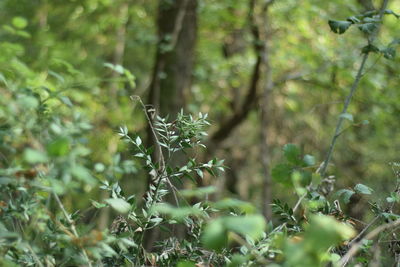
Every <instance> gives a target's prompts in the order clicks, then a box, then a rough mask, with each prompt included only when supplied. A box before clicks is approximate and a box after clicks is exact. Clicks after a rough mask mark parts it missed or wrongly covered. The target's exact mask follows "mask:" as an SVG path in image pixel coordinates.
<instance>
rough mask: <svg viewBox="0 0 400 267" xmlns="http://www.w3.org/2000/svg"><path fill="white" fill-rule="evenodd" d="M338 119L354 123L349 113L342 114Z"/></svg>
mask: <svg viewBox="0 0 400 267" xmlns="http://www.w3.org/2000/svg"><path fill="white" fill-rule="evenodd" d="M339 118H343V119H346V120H349V121H351V122H353V121H354V119H353V115H351V114H350V113H342V114H340V116H339Z"/></svg>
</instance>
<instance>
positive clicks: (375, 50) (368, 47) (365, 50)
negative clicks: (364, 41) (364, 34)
mask: <svg viewBox="0 0 400 267" xmlns="http://www.w3.org/2000/svg"><path fill="white" fill-rule="evenodd" d="M379 52H380V50H379V48H378V47H376V46H374V45H372V44H368V45H366V46H364V47H363V48H362V49H361V53H363V54H368V53H379Z"/></svg>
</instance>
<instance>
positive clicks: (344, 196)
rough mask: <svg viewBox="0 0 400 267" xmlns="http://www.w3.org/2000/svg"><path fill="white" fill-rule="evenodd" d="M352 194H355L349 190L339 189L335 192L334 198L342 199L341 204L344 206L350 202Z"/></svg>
mask: <svg viewBox="0 0 400 267" xmlns="http://www.w3.org/2000/svg"><path fill="white" fill-rule="evenodd" d="M354 194H355V192H354V191H353V190H349V189H341V190H339V191H337V192H336V196H337V197H341V198H342V199H343V202H344V203H346V204H347V203H349V202H350V198H351V196H352V195H354Z"/></svg>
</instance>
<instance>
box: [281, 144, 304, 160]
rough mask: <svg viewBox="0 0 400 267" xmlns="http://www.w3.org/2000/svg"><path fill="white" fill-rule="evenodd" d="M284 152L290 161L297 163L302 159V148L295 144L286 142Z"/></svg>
mask: <svg viewBox="0 0 400 267" xmlns="http://www.w3.org/2000/svg"><path fill="white" fill-rule="evenodd" d="M283 154H284V155H285V158H286V159H287V161H289V162H290V163H292V164H294V165H297V164H299V159H300V149H299V148H298V147H297V146H296V145H294V144H286V145H284V146H283Z"/></svg>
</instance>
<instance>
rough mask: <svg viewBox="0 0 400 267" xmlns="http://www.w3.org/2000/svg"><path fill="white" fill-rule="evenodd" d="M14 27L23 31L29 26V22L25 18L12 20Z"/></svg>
mask: <svg viewBox="0 0 400 267" xmlns="http://www.w3.org/2000/svg"><path fill="white" fill-rule="evenodd" d="M12 25H13V26H14V27H15V28H18V29H23V28H25V27H26V26H27V25H28V21H27V20H26V19H25V18H23V17H14V18H13V19H12Z"/></svg>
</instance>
